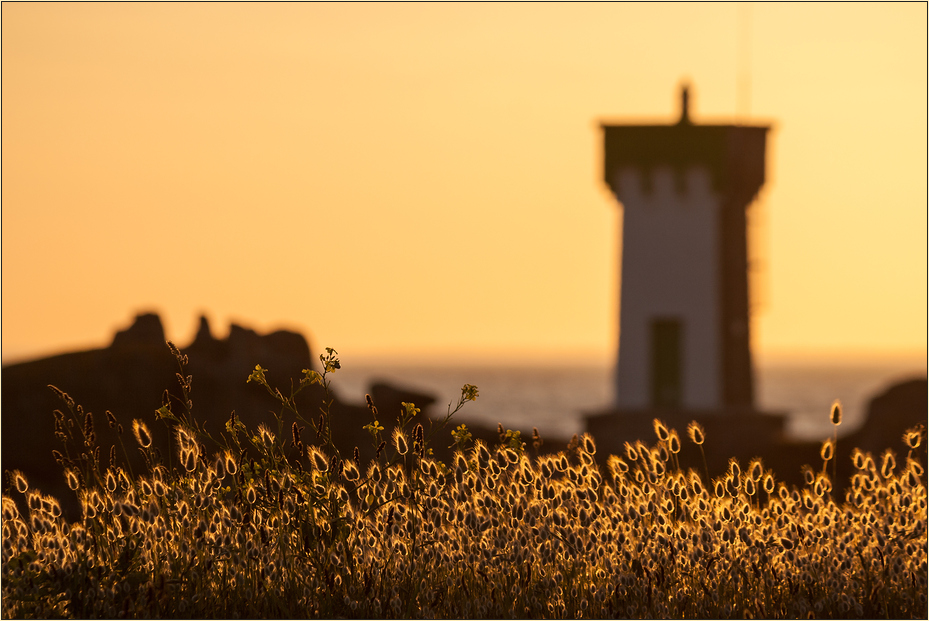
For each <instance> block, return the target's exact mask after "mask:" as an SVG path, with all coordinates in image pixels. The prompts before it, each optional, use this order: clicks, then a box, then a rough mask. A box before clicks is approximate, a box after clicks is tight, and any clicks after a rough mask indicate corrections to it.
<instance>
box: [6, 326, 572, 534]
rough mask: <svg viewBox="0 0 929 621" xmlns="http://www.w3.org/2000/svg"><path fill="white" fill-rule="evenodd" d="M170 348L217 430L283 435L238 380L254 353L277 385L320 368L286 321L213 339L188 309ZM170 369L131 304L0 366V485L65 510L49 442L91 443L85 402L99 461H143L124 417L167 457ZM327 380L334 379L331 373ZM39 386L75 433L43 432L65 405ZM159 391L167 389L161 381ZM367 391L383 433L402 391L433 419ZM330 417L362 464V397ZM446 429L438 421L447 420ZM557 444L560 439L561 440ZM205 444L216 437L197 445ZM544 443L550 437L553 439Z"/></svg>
mask: <svg viewBox="0 0 929 621" xmlns="http://www.w3.org/2000/svg"><path fill="white" fill-rule="evenodd" d="M180 351H181V353H182V354H184V355H186V356H187V358H188V365H187V368H186V369H185V370H184V374H185V375H186V376H190V377H191V378H192V383H191V388H192V390H191V392H190V400H191V412H192V418H193V420H195V421H196V422H197V423H198V424H199V425H202V427H203V428H204V429H205V430H206V431H207V432H208V433H210V434H212V435H214V436H215V437H218V436H219V435H220V434H222V433H223V432H224V431H225V424H226V421H228V420H229V418H230V415H231V413H232V412H233V411H234V412H235V415H236V417H238V418H239V419H240V420H241V421H242V422H243V423H244V424H245V426H246V428H247V429H248V430H249V431H251V432H255V431H256V429H257V427H258V425H259V424H262V423H264V424H265V425H267V426H268V427H269V429H271V430H272V431H273V432H274V433H280V434H281V435H282V436H283V439H284V440H285V443H289V442H290V439H291V425H292V423H293V422H295V420H296V419H295V417H293V416H292V415H290V414H285V415H284V416H283V425H282V426H281V428H280V429H279V428H278V422H277V419H276V418H275V416H274V412H280V411H281V407H280V404H279V403H278V402H277V401H276V400H275V399H274V398H273V397H271V396H270V395H269V394H268V393H267V391H266V390H265V389H264V388H263V387H262V386H260V385H258V384H257V383H255V382H250V383H247V382H246V380H247V378H248V376H249V374H250V373H251V372H252V370H253V369H254V368H255V365H256V364H260V365H261V366H262V367H263V368H265V369H267V374H266V377H267V380H268V383H269V385H270V386H272V387H274V388H278V389H280V390H281V392H282V393H284V394H288V392H289V391H290V390H291V387H292V386H294V387H296V386H297V385H298V384H299V381H300V378H301V377H302V376H303V370H304V369H313V370H316V371H320V368H319V361H318V360H317V361H315V362H314V361H313V360H312V359H311V354H310V347H309V344H308V343H307V341H306V339H305V338H304V337H303V336H302V335H300V334H297V333H295V332H289V331H284V330H280V331H277V332H272V333H270V334H265V335H261V334H258V333H257V332H255V331H254V330H251V329H248V328H245V327H242V326H238V325H232V326H231V328H230V331H229V336H228V337H227V338H225V339H217V338H215V337H214V336H213V334H212V331H211V330H210V325H209V322H208V321H207V319H206V318H205V317H201V318H200V325H199V329H198V331H197V334H196V336H195V338H194V340H193V342H192V343H190V345H188V346H187V347H184V348H182V349H181V350H180ZM180 371H181V369H180V367H179V365H178V361H177V359H176V358H175V357H174V355H173V354H172V353H171V352H170V350H169V348H168V347H167V345H166V343H165V335H164V329H163V327H162V324H161V320H160V318H159V317H158V315H156V314H153V313H145V314H140V315H138V316H137V317H136V318H135V321H134V322H133V324H132V325H131V326H130V327H128V328H127V329H125V330H121V331H119V332H117V333H116V335H115V337H114V338H113V342H112V344H111V345H110V346H109V347H106V348H102V349H95V350H90V351H82V352H74V353H66V354H60V355H57V356H52V357H49V358H44V359H41V360H33V361H29V362H22V363H18V364H12V365H8V366H5V367H3V378H2V379H3V391H2V410H0V411H2V434H0V441H2V468H3V471H4V473H5V476H6V478H5V480H4V489H8V485H9V480H8V473H9V472H10V471H12V470H21V471H22V472H23V473H25V474H26V476H27V479H28V480H29V482H30V485H31V487H33V488H37V489H40V490H42V492H43V493H46V494H51V495H53V496H55V497H56V498H58V499H59V500H60V501H61V502H62V505H63V508H64V509H65V511H66V512H67V513H68V514H69V515H70V516H72V517H73V516H75V515H76V512H77V506H78V505H77V500H76V497H75V494H74V492H72V491H71V490H69V489H68V488H67V487H66V484H65V479H64V475H63V468H62V466H61V465H60V464H59V463H57V462H56V460H55V458H54V457H53V454H52V451H53V450H58V451H59V452H61V453H62V454H63V455H64V456H65V457H68V456H70V457H72V458H75V457H78V456H79V455H80V454H81V453H82V452H85V453H86V452H88V451H90V452H92V451H91V449H90V448H89V447H87V446H85V445H84V443H83V435H82V433H81V428H82V426H83V425H84V424H85V419H86V413H87V412H90V413H92V416H91V419H92V424H93V429H94V435H95V440H96V446H97V447H99V449H98V450H99V455H98V458H97V459H98V462H99V463H100V464H101V466H102V468H101V470H103V471H105V469H106V467H108V465H109V463H110V451H115V452H116V462H117V463H119V464H122V463H123V462H124V460H126V461H127V462H128V464H129V465H130V466H131V467H132V468H133V470H134V471H135V472H140V471H144V468H145V465H144V463H143V459H142V456H141V453H140V451H139V450H138V446H137V444H136V441H135V439H134V437H133V435H132V431H131V429H132V421H133V419H137V418H138V419H141V420H143V421H144V422H145V423H146V425H147V426H148V428H149V430H150V431H151V434H152V436H153V440H154V445H155V446H156V447H159V449H160V450H161V451H162V456H163V458H164V460H165V461H166V462H167V461H168V459H169V458H170V454H173V453H174V452H175V450H176V449H175V447H174V442H173V439H172V432H171V426H170V425H169V424H168V423H167V422H166V421H164V420H157V419H156V415H155V412H156V410H157V409H158V408H160V407H161V406H162V405H163V401H164V398H165V395H166V394H168V395H169V401H170V403H171V405H172V409H173V411H174V412H183V411H185V408H184V404H183V403H182V399H181V394H182V393H181V390H180V387H179V382H178V377H177V374H178V373H179V372H180ZM334 379H335V383H336V384H337V383H338V379H337V376H335V378H334ZM49 385H52V386H55V387H57V388H59V389H60V390H62V391H64V392H65V393H67V394H68V395H69V396H70V397H71V398H72V399H73V401H74V404H75V407H76V406H77V405H80V406H81V408H82V412H83V414H81V415H78V416H76V417H75V423H74V425H73V426H72V427H69V428H68V429H66V431H67V432H68V433H70V434H71V435H72V436H73V437H74V438H75V441H73V442H70V443H69V444H68V446H67V447H66V446H64V445H63V444H62V443H61V442H60V441H59V440H57V439H56V436H55V415H54V414H53V413H54V412H55V411H56V410H58V411H61V412H63V413H64V414H66V417H65V418H71V417H70V416H67V415H68V407H67V405H66V403H65V402H63V401H62V399H61V398H60V397H59V396H58V395H57V394H56V393H55V392H53V391H52V390H51V389H50V388H49ZM166 391H167V392H166ZM369 392H370V394H371V396H372V398H373V400H374V403H375V404H376V406H377V408H378V410H379V420H380V422H381V424H382V425H383V426H384V427H385V431H384V434H383V435H384V437H385V438H389V437H390V433H391V431H392V429H393V426H394V425H395V423H396V422H397V417H398V414H399V412H400V410H401V407H402V406H401V403H402V402H412V403H415V404H416V406H417V407H418V408H420V410H421V413H420V415H419V416H418V417H417V420H415V421H414V423H417V422H418V423H422V424H423V425H424V426H425V427H426V429H427V431H428V429H429V428H430V425H435V424H437V422H438V421H437V419H433V418H432V417H431V416H430V406H431V405H433V403H434V402H435V399H434V398H433V397H432V396H430V395H425V394H421V393H417V392H414V391H410V390H405V389H403V388H401V387H397V386H388V385H386V384H375V385H373V386H372V387H371V389H370V391H369ZM325 396H326V394H325V391H324V390H323V388H322V387H320V386H318V385H313V386H308V387H306V388H305V389H304V390H303V391H301V392H300V394H299V395H298V397H297V400H296V402H297V405H298V411H300V412H301V414H302V415H303V416H304V417H305V418H306V419H307V420H309V421H316V420H318V419H319V416H320V407H322V406H323V402H324V398H325ZM332 398H333V402H332V404H331V409H330V416H331V423H332V438H333V442H334V443H335V445H336V446H338V447H339V448H340V450H342V451H343V452H344V453H346V454H348V455H350V454H351V453H353V451H354V448H355V447H357V448H358V452H359V455H360V457H361V460H362V464H363V465H366V464H367V463H368V461H369V460H370V459H371V458H373V457H374V453H375V446H374V444H373V441H372V438H371V436H370V435H369V433H368V432H367V431H365V430H364V428H363V427H364V425H366V424H368V423H370V422H371V421H372V417H371V413H370V411H369V410H368V409H367V407H366V406H365V405H364V404H350V403H346V402H344V401H342V400H340V399H339V398H338V393H337V391H335V392H334V394H333V395H332ZM107 411H110V412H112V414H113V415H114V417H115V420H116V421H117V423H118V425H119V426H121V429H120V427H119V426H118V427H116V428H111V426H110V425H109V423H108V416H107V415H106V412H107ZM299 426H300V427H302V428H303V429H302V432H301V439H302V440H303V442H304V443H305V444H314V443H318V440H317V436H316V434H315V431H314V430H313V429H312V425H311V424H310V425H308V424H306V423H302V422H301V423H299ZM469 428H470V430H471V432H472V434H473V435H474V437H475V438H482V439H484V440H485V441H488V442H495V441H496V439H497V435H498V434H497V431H496V430H495V429H490V428H484V427H481V426H480V425H469ZM449 431H450V430H449ZM449 431H446V432H445V433H444V434H443V435H442V436H441V437H440V439H439V440H438V441H437V442H435V443H433V444H432V445H431V448H433V450H434V452H435V455H436V456H437V457H439V458H440V459H446V460H448V459H450V457H451V450H450V449H449V447H448V445H449V444H451V439H450V435H449ZM563 446H564V445H563V444H562V447H563ZM205 448H206V449H207V452H208V453H210V454H212V453H211V451H214V450H217V449H218V448H219V447H218V446H212V447H211V446H207V447H205ZM552 448H556V447H555V446H554V445H553V447H552Z"/></svg>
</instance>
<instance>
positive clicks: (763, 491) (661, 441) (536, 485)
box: [2, 346, 927, 619]
mask: <svg viewBox="0 0 929 621" xmlns="http://www.w3.org/2000/svg"><path fill="white" fill-rule="evenodd" d="M171 347H172V351H173V352H174V353H175V355H176V356H177V358H178V361H179V363H180V364H181V373H180V375H179V378H180V379H181V393H182V394H181V397H180V402H181V403H185V404H189V403H190V401H189V394H188V393H189V391H190V379H189V378H188V377H186V376H185V375H184V365H185V362H186V361H185V358H184V356H183V355H181V354H180V353H179V352H177V350H176V348H174V347H173V346H171ZM321 362H322V367H323V372H322V373H316V372H314V371H311V370H308V371H305V373H304V377H303V378H302V379H301V380H300V382H299V385H298V390H297V392H299V389H300V388H303V387H305V386H308V385H309V384H312V383H321V384H323V385H324V386H326V387H327V388H328V383H329V381H330V378H331V375H332V373H334V372H336V371H337V370H338V368H339V361H338V358H337V357H336V353H335V352H334V351H333V350H327V354H326V355H324V356H321ZM243 379H244V378H243ZM248 379H249V381H255V382H257V383H259V384H261V385H262V386H264V387H265V389H267V390H268V391H269V392H270V393H271V394H273V395H275V396H276V398H277V399H278V401H279V402H280V403H281V410H280V413H279V415H278V420H277V425H276V428H275V429H271V428H268V427H265V426H261V427H259V428H258V429H257V430H251V429H245V428H244V426H243V425H242V423H241V422H239V421H237V420H236V419H235V417H232V418H231V419H230V421H229V422H228V424H227V425H226V429H225V432H224V433H222V434H219V435H218V436H211V435H210V434H207V433H206V432H205V431H204V430H203V429H202V427H199V426H198V425H197V424H196V421H195V419H194V417H193V414H192V412H191V411H190V410H189V408H182V409H183V410H184V411H180V412H178V411H174V410H172V408H171V406H170V405H168V404H166V405H165V407H163V408H162V409H161V410H159V416H160V418H162V419H163V420H164V421H165V423H167V424H169V425H171V426H172V427H173V428H174V438H175V445H174V446H173V447H160V450H159V448H158V447H155V446H153V445H152V440H151V435H150V433H149V430H148V428H147V427H146V425H145V424H144V423H142V422H141V421H134V422H133V423H131V424H129V425H127V427H126V429H125V430H124V431H125V434H124V435H125V438H126V444H127V448H128V449H129V450H133V451H134V450H141V451H142V452H143V453H144V454H145V456H146V463H147V464H148V467H147V469H146V470H145V471H144V472H134V473H133V472H129V471H128V469H127V467H124V466H123V465H121V462H120V460H118V459H117V458H116V453H115V451H113V452H111V453H110V456H109V459H107V456H106V455H105V454H104V455H101V451H100V447H98V446H97V445H96V442H95V434H94V425H95V424H104V423H103V422H102V421H95V420H94V418H95V417H94V416H93V415H91V414H89V413H85V412H84V411H83V410H82V408H81V407H80V406H79V405H77V404H75V403H74V402H73V401H72V400H71V399H70V397H68V396H67V395H64V394H63V393H62V395H61V396H62V398H63V400H64V402H65V404H66V408H65V409H66V411H64V412H58V413H56V419H57V420H58V425H57V427H58V432H57V435H58V436H59V439H60V440H63V441H64V443H63V444H62V445H61V450H59V451H58V452H57V453H56V457H57V458H58V459H59V460H60V462H61V463H62V465H63V468H64V473H63V475H64V476H65V477H66V479H67V481H68V484H69V486H70V487H71V489H73V490H74V493H75V494H77V496H78V498H79V499H80V502H81V506H82V512H83V516H82V518H81V519H79V520H77V521H75V522H70V523H69V522H67V521H66V520H65V519H64V518H63V516H62V512H61V508H60V505H59V503H58V501H57V500H56V499H54V498H51V497H48V496H46V495H44V494H42V493H41V491H39V490H34V489H31V488H30V487H29V483H28V481H27V478H26V477H25V476H24V475H23V474H22V473H19V472H12V473H7V486H6V490H5V491H4V495H3V500H2V503H3V505H2V509H3V551H2V555H3V556H2V560H3V566H2V575H3V585H2V594H3V603H2V612H3V615H4V616H5V617H59V616H62V617H74V618H87V617H107V618H118V617H135V618H138V617H144V618H151V617H185V618H191V617H193V618H204V617H216V618H236V617H251V618H269V617H274V618H278V617H324V618H334V617H347V618H352V617H361V618H381V617H384V618H387V617H426V618H429V617H432V618H449V617H452V618H488V617H493V618H508V617H519V618H528V617H547V618H569V617H570V618H580V617H592V618H616V617H640V618H665V617H699V618H728V617H738V618H745V617H756V618H800V617H803V618H806V617H817V618H818V617H840V618H849V617H857V618H881V617H890V618H921V619H924V618H926V616H927V603H926V594H927V564H926V557H927V549H926V543H927V541H926V514H927V509H926V506H927V505H926V486H925V471H924V467H923V464H922V459H923V458H924V456H925V429H924V428H916V429H911V430H908V431H906V432H905V433H903V440H904V442H905V444H901V446H902V447H903V448H904V449H907V453H906V454H905V455H904V454H900V455H896V454H895V453H894V452H892V451H890V450H888V451H887V452H885V453H884V454H883V455H879V456H872V455H869V454H863V453H861V452H856V453H855V454H854V458H853V459H854V462H855V466H856V468H857V474H855V475H854V476H853V478H852V481H851V485H850V486H849V490H848V492H847V493H846V496H845V498H835V497H834V496H833V494H832V482H831V480H830V476H829V471H830V470H831V468H830V467H829V461H830V460H831V456H832V454H833V447H834V445H832V444H830V443H831V442H834V440H828V441H827V442H826V443H825V444H824V446H823V455H822V456H823V458H824V461H823V463H821V464H811V467H810V468H809V470H807V472H806V478H807V484H806V485H805V486H803V487H802V488H799V489H798V488H793V487H788V486H786V485H785V484H784V483H782V482H779V481H778V480H777V477H776V475H775V473H773V472H771V471H769V470H767V469H766V468H765V466H764V463H763V462H762V461H761V460H753V461H752V462H750V463H744V464H740V463H738V462H736V461H732V462H731V463H730V466H729V468H728V469H727V470H726V471H725V472H721V473H707V472H694V471H688V472H682V471H681V470H680V469H679V468H678V467H677V466H676V455H677V452H678V451H679V450H680V446H681V442H682V441H690V442H695V443H697V444H702V443H703V442H704V441H705V442H712V438H704V437H703V433H702V430H701V429H700V428H699V426H698V425H696V424H694V425H692V426H691V427H690V429H689V430H687V436H688V439H685V440H682V438H681V436H680V435H679V434H678V432H677V431H676V430H673V429H667V428H666V427H665V426H664V425H663V424H662V423H661V422H660V421H656V422H655V431H656V438H655V442H654V443H652V444H646V443H644V442H638V443H636V444H635V445H627V446H626V450H625V453H624V454H622V455H619V456H605V455H601V454H599V453H598V452H597V450H596V444H595V441H594V438H592V437H590V436H588V435H584V436H583V437H580V438H575V440H574V441H573V442H572V443H571V444H570V445H569V446H568V447H566V448H565V449H564V450H563V451H561V452H559V453H557V454H548V455H542V454H540V453H539V452H538V451H537V446H533V444H534V442H533V440H527V442H528V444H529V446H527V444H526V443H524V442H523V440H522V438H520V436H519V434H518V433H516V432H512V431H508V430H505V429H503V428H502V427H501V428H500V431H501V433H500V443H499V445H497V446H493V447H491V446H486V445H485V444H483V443H482V442H472V441H471V440H470V438H469V434H468V432H467V429H466V428H465V427H463V426H458V427H457V428H456V429H454V431H452V427H453V425H451V424H449V423H450V419H451V418H452V415H453V414H454V412H456V411H457V410H458V408H460V407H462V406H464V405H465V404H466V403H467V402H468V401H469V400H473V399H475V398H477V396H478V391H477V389H476V388H475V387H473V386H470V385H465V386H464V387H463V389H462V395H461V398H460V400H459V402H458V404H457V407H455V408H454V409H452V408H451V406H450V408H449V413H448V416H447V417H446V419H445V421H444V424H443V425H439V426H436V427H434V428H431V427H430V428H429V429H426V428H424V427H423V425H421V424H419V421H418V420H417V413H418V410H417V409H416V407H415V405H413V404H404V410H403V411H402V412H401V413H400V419H399V424H398V430H397V431H395V432H394V433H393V434H392V435H389V436H385V435H384V434H383V432H384V426H383V425H382V424H381V422H380V421H382V420H387V419H388V418H390V419H391V420H392V419H393V416H394V413H391V414H387V413H379V412H378V411H377V408H376V406H375V404H374V403H371V402H370V401H369V409H370V410H371V413H372V419H371V420H372V422H371V424H369V425H368V426H367V427H366V429H368V431H369V432H370V433H371V440H372V442H373V443H374V445H375V446H377V447H378V450H377V458H376V459H375V460H373V461H372V462H371V463H358V459H357V456H356V455H355V454H354V453H355V452H354V451H351V449H348V450H346V448H345V447H337V446H335V445H334V444H332V442H331V441H330V440H329V437H330V435H329V421H328V418H327V417H328V412H327V411H326V408H325V407H323V408H322V411H321V412H319V413H317V414H314V415H313V416H312V417H304V415H303V414H302V413H300V412H297V411H296V406H295V405H294V400H293V396H294V395H293V394H291V395H284V394H282V393H280V392H279V391H277V390H276V389H274V388H272V387H270V386H269V385H268V384H267V382H266V380H265V378H264V370H263V369H261V368H260V367H257V368H256V370H255V371H254V372H253V373H252V375H251V376H250V377H249V378H248ZM826 415H827V413H824V416H826ZM832 416H833V417H834V420H833V422H834V423H836V424H837V423H838V422H840V416H841V412H840V410H838V409H835V410H834V411H833V412H832ZM317 417H318V418H317ZM106 424H110V425H113V426H119V425H121V424H122V423H121V422H120V421H117V420H116V419H115V417H113V416H112V415H111V414H109V413H108V415H107V423H106ZM450 432H451V433H450ZM901 432H903V430H901ZM309 437H312V438H313V439H314V442H313V443H309V440H308V438H309ZM437 442H445V443H448V442H455V443H456V444H457V447H458V450H457V452H456V453H455V455H454V458H453V459H452V461H451V463H448V464H445V463H441V462H439V461H437V460H435V459H434V458H432V457H431V456H430V452H429V446H430V443H437ZM132 445H134V447H133V446H132ZM208 447H211V448H208ZM711 475H712V476H711Z"/></svg>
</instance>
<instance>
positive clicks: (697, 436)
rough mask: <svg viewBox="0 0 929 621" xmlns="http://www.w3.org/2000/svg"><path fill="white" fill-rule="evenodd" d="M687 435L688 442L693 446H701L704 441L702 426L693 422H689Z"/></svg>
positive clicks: (704, 435)
mask: <svg viewBox="0 0 929 621" xmlns="http://www.w3.org/2000/svg"><path fill="white" fill-rule="evenodd" d="M687 435H688V436H689V437H690V441H691V442H693V443H694V444H703V441H704V440H705V439H706V434H705V433H704V431H703V426H702V425H700V423H698V422H697V421H695V420H694V421H691V422H690V424H689V425H687Z"/></svg>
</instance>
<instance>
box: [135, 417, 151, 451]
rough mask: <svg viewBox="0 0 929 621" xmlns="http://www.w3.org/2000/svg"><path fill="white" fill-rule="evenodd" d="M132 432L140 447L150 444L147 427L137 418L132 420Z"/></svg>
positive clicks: (146, 446)
mask: <svg viewBox="0 0 929 621" xmlns="http://www.w3.org/2000/svg"><path fill="white" fill-rule="evenodd" d="M132 433H133V435H135V439H136V442H138V443H139V446H141V447H142V448H148V447H150V446H151V445H152V435H151V434H150V433H149V432H148V427H147V426H146V425H145V423H143V422H142V421H141V420H139V419H138V418H137V419H135V420H133V421H132Z"/></svg>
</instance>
